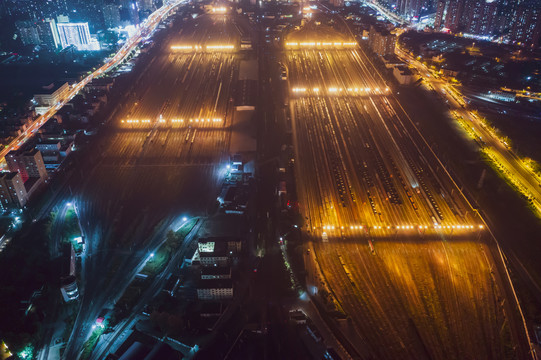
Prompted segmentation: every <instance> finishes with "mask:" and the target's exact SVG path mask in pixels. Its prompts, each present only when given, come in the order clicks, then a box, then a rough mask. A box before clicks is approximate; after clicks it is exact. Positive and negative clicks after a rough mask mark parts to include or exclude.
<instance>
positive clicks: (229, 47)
mask: <svg viewBox="0 0 541 360" xmlns="http://www.w3.org/2000/svg"><path fill="white" fill-rule="evenodd" d="M234 48H235V45H207V46H206V49H207V50H233V49H234Z"/></svg>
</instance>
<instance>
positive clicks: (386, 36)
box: [368, 25, 396, 56]
mask: <svg viewBox="0 0 541 360" xmlns="http://www.w3.org/2000/svg"><path fill="white" fill-rule="evenodd" d="M395 45H396V36H395V35H393V34H391V33H390V32H389V31H388V30H387V29H382V28H379V27H375V26H373V25H371V26H370V34H369V35H368V46H370V48H371V49H372V51H374V52H375V53H376V54H378V55H380V56H385V55H392V54H394V49H395Z"/></svg>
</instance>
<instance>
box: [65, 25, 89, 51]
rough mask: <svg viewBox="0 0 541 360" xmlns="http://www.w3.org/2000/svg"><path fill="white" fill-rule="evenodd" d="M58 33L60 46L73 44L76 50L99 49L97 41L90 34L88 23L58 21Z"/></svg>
mask: <svg viewBox="0 0 541 360" xmlns="http://www.w3.org/2000/svg"><path fill="white" fill-rule="evenodd" d="M57 28H58V34H59V37H60V43H61V44H62V48H66V47H68V46H71V45H73V46H75V47H76V48H77V50H85V51H93V50H99V49H100V45H99V42H98V41H97V40H95V39H93V38H92V37H91V36H90V30H89V28H88V23H58V25H57Z"/></svg>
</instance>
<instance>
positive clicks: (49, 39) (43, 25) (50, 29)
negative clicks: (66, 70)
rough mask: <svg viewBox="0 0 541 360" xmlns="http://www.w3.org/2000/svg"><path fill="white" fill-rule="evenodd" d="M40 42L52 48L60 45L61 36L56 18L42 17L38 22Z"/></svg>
mask: <svg viewBox="0 0 541 360" xmlns="http://www.w3.org/2000/svg"><path fill="white" fill-rule="evenodd" d="M36 27H37V29H38V34H39V38H40V43H41V44H42V45H45V46H47V47H49V48H51V49H56V48H58V47H59V46H60V37H59V36H58V29H57V27H56V21H55V20H54V19H42V20H40V21H37V22H36Z"/></svg>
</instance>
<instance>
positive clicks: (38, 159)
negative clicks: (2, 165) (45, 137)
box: [6, 149, 48, 182]
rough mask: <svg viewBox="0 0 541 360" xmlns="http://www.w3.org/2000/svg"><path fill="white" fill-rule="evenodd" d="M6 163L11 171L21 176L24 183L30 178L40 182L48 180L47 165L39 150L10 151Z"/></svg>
mask: <svg viewBox="0 0 541 360" xmlns="http://www.w3.org/2000/svg"><path fill="white" fill-rule="evenodd" d="M6 162H7V165H8V168H9V171H12V172H18V173H19V174H21V178H22V181H23V182H26V181H27V180H28V179H30V178H38V179H39V180H47V178H48V175H47V170H46V169H45V163H44V162H43V157H42V156H41V152H40V151H39V150H36V149H32V150H28V151H24V150H15V151H10V152H9V153H8V154H7V155H6Z"/></svg>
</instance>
